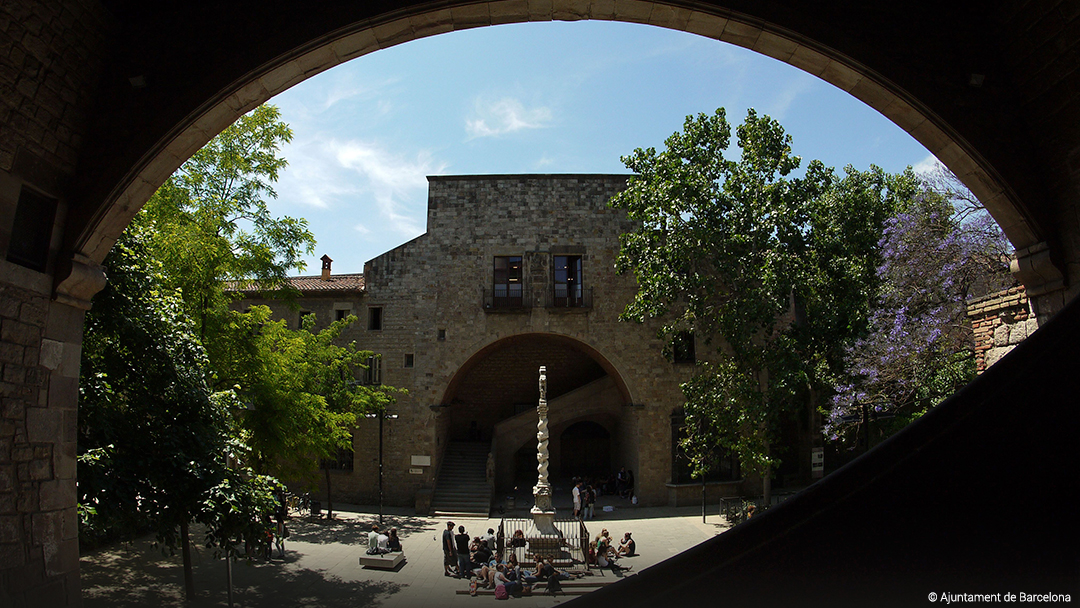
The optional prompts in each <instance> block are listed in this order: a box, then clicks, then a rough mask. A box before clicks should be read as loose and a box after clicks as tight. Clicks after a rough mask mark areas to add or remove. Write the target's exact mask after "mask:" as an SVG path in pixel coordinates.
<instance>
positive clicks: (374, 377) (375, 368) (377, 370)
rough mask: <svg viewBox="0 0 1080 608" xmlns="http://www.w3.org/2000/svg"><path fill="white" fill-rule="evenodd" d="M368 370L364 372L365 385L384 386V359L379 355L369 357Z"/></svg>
mask: <svg viewBox="0 0 1080 608" xmlns="http://www.w3.org/2000/svg"><path fill="white" fill-rule="evenodd" d="M365 365H367V369H365V370H364V384H371V385H373V384H382V358H381V357H379V355H372V356H370V357H368V360H367V362H366V363H365Z"/></svg>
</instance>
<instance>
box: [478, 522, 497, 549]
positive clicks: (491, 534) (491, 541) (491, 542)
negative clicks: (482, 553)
mask: <svg viewBox="0 0 1080 608" xmlns="http://www.w3.org/2000/svg"><path fill="white" fill-rule="evenodd" d="M480 540H482V541H484V544H486V545H487V548H488V550H489V551H491V552H492V553H495V549H496V545H495V529H494V528H488V531H487V534H484V535H483V536H481V537H480Z"/></svg>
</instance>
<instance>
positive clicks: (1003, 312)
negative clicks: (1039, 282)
mask: <svg viewBox="0 0 1080 608" xmlns="http://www.w3.org/2000/svg"><path fill="white" fill-rule="evenodd" d="M967 317H968V320H969V321H970V322H971V327H972V329H973V330H974V332H975V361H976V366H977V367H976V369H977V370H978V373H980V374H981V373H983V372H984V371H986V368H988V367H990V366H991V365H993V364H994V363H997V361H998V360H999V359H1001V358H1002V357H1004V356H1005V354H1006V353H1008V352H1009V351H1011V350H1012V349H1013V347H1015V346H1016V345H1017V344H1019V343H1021V342H1023V341H1024V339H1026V338H1027V337H1028V336H1029V335H1031V334H1032V333H1034V331H1035V330H1036V329H1038V328H1039V321H1038V319H1037V318H1036V317H1035V315H1034V314H1033V313H1032V310H1031V305H1030V303H1029V302H1028V297H1027V292H1026V291H1025V290H1024V287H1023V286H1022V285H1020V286H1017V287H1010V288H1009V289H1005V290H1003V291H998V292H995V293H991V294H987V295H985V296H982V297H979V298H974V299H972V300H969V301H968V303H967Z"/></svg>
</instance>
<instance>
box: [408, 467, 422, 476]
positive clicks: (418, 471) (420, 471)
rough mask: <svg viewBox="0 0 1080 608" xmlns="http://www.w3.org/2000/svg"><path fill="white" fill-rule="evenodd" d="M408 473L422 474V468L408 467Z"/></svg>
mask: <svg viewBox="0 0 1080 608" xmlns="http://www.w3.org/2000/svg"><path fill="white" fill-rule="evenodd" d="M409 473H410V474H412V475H423V474H424V469H420V468H411V469H409Z"/></svg>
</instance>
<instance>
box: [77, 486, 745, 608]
mask: <svg viewBox="0 0 1080 608" xmlns="http://www.w3.org/2000/svg"><path fill="white" fill-rule="evenodd" d="M524 502H525V501H523V500H519V501H518V504H519V505H520V504H522V503H524ZM603 505H611V506H613V507H614V511H612V512H608V513H604V512H602V511H601V510H600V508H599V507H602V506H603ZM556 507H558V508H559V517H565V516H568V515H569V514H570V509H569V501H568V500H566V502H565V504H563V503H562V501H556ZM716 509H717V508H716V506H715V505H711V506H710V507H709V514H708V516H707V519H706V522H707V523H702V521H701V508H700V507H682V508H672V507H655V508H646V507H638V506H633V505H631V504H630V502H629V501H627V500H622V499H619V498H616V497H609V496H605V497H601V499H600V502H599V504H598V509H597V513H596V519H594V520H591V521H588V522H586V524H587V526H588V529H589V533H590V535H591V536H592V537H594V538H595V536H596V534H597V533H599V532H600V530H601V529H602V528H607V529H608V531H609V532H610V533H611V536H612V537H613V538H614V539H615V540H616V542H617V541H618V539H620V538H622V535H623V533H624V532H626V531H630V532H633V535H634V539H635V540H636V541H637V548H638V552H639V553H640V555H639V556H636V557H633V558H626V559H624V560H623V564H624V565H632V566H633V570H632V571H631V572H629V573H626V574H625V576H633V575H634V574H635V573H637V572H639V571H641V570H643V569H645V568H648V567H649V566H651V565H653V564H656V563H657V562H660V561H662V560H664V559H666V558H668V557H671V556H672V555H675V554H676V553H679V552H680V551H683V550H685V549H687V548H689V547H691V546H693V545H695V544H697V543H700V542H702V541H704V540H706V539H708V538H710V537H712V536H714V535H716V534H719V533H721V532H723V531H724V530H726V529H727V525H726V522H724V521H723V519H722V518H721V517H720V516H719V515H718V514H717V513H716ZM527 513H528V511H527V510H525V509H517V510H514V511H512V512H508V513H507V516H512V517H526V516H527ZM377 521H378V509H377V508H376V507H361V506H350V505H335V518H334V519H333V520H326V519H314V520H313V519H305V518H299V517H294V518H293V519H292V520H291V521H290V523H289V529H290V532H291V537H290V538H289V539H288V541H287V542H286V545H285V558H284V559H281V560H279V559H275V560H273V561H271V562H269V563H267V562H266V561H264V560H255V561H251V562H247V561H243V560H241V561H239V562H234V564H233V599H234V605H235V606H238V607H243V608H256V607H261V606H266V607H274V608H280V607H282V606H289V607H312V608H314V607H327V608H336V607H345V606H349V607H356V606H379V607H386V608H395V607H398V608H416V607H423V606H430V607H432V608H435V607H441V606H476V605H478V604H491V603H493V602H495V601H496V600H495V599H494V598H493V597H470V596H469V595H458V594H456V593H455V591H456V590H458V589H467V588H468V583H467V582H466V581H463V580H458V579H454V578H447V577H445V576H443V568H442V550H441V548H440V546H439V542H438V535H439V534H441V531H442V530H443V529H444V528H445V527H446V523H445V522H446V520H445V519H434V518H428V517H417V516H415V515H412V514H410V512H409V510H406V509H399V508H387V509H384V525H385V526H386V527H389V526H397V528H398V531H399V533H400V536H401V538H402V544H403V545H404V548H405V555H406V557H407V562H406V563H405V564H404V565H403V566H401V567H400V568H399V569H398V570H397V571H382V570H373V569H369V568H363V567H361V566H360V565H359V563H358V562H359V557H360V555H361V554H362V553H363V551H364V549H365V548H366V542H367V531H368V530H370V527H371V524H372V523H375V522H377ZM454 523H455V524H460V525H464V526H465V528H466V530H467V531H468V532H469V534H470V535H471V536H477V535H480V534H482V533H483V532H484V531H486V530H487V529H488V528H495V529H497V528H498V525H499V519H498V518H493V519H459V520H454ZM200 538H201V537H198V538H196V539H195V540H196V541H198V540H199V539H200ZM151 542H152V539H151V538H147V539H143V540H140V541H138V542H136V543H133V544H126V545H117V546H114V547H111V548H107V549H103V550H98V551H95V552H91V553H88V554H86V555H83V556H82V558H81V560H80V568H81V573H82V586H83V603H84V605H85V606H86V608H99V607H100V608H105V607H108V608H116V607H121V608H122V607H133V606H162V607H170V606H177V607H179V606H182V605H183V601H182V600H183V568H182V562H181V558H180V555H179V552H177V554H176V555H175V556H168V555H163V554H162V552H161V550H160V549H155V548H153V547H152V546H151ZM193 561H194V564H195V568H194V571H195V586H196V588H197V590H198V601H197V602H196V603H195V604H194V605H195V606H208V607H209V606H214V607H218V606H228V605H229V603H228V595H227V585H226V580H227V579H226V565H225V562H224V561H222V560H215V559H214V558H213V555H212V552H211V551H210V550H207V549H204V548H201V546H200V548H199V550H198V552H197V553H196V554H195V555H194V560H193ZM598 575H600V574H599V573H598ZM602 576H606V577H613V576H616V575H615V574H614V573H612V572H610V571H607V572H604V573H603V574H602ZM571 599H573V596H561V597H558V596H557V597H552V596H543V595H538V596H535V597H522V598H511V600H510V604H513V605H515V606H520V607H522V608H524V607H533V606H537V607H549V606H554V605H557V604H561V603H563V602H566V601H569V600H571Z"/></svg>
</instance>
